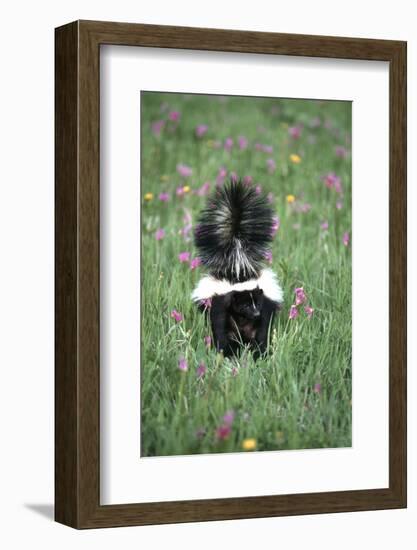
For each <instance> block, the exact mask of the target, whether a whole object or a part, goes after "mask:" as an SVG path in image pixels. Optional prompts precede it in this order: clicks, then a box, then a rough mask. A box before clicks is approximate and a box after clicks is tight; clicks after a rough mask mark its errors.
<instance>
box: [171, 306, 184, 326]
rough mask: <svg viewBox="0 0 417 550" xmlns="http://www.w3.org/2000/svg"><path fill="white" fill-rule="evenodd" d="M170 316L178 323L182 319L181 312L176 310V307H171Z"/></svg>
mask: <svg viewBox="0 0 417 550" xmlns="http://www.w3.org/2000/svg"><path fill="white" fill-rule="evenodd" d="M171 317H172V318H173V319H175V321H176V322H177V323H180V322H181V321H182V320H183V316H182V315H181V313H180V312H179V311H177V310H176V309H173V310H172V311H171Z"/></svg>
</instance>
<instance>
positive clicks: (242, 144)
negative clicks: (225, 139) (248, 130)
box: [237, 136, 248, 151]
mask: <svg viewBox="0 0 417 550" xmlns="http://www.w3.org/2000/svg"><path fill="white" fill-rule="evenodd" d="M237 142H238V144H239V149H240V150H241V151H243V150H244V149H246V147H247V146H248V140H247V139H246V138H245V136H239V137H238V140H237Z"/></svg>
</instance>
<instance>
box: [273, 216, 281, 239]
mask: <svg viewBox="0 0 417 550" xmlns="http://www.w3.org/2000/svg"><path fill="white" fill-rule="evenodd" d="M279 225H280V221H279V218H278V216H274V217H273V218H272V227H271V235H272V237H273V236H274V235H275V233H276V232H277V231H278V229H279Z"/></svg>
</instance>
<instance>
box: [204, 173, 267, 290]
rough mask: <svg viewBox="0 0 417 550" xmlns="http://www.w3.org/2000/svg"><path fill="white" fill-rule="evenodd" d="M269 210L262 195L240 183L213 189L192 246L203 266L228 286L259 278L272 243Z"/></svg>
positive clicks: (229, 183) (227, 184)
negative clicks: (194, 246)
mask: <svg viewBox="0 0 417 550" xmlns="http://www.w3.org/2000/svg"><path fill="white" fill-rule="evenodd" d="M272 225H273V211H272V209H271V208H270V206H269V205H268V201H267V199H266V197H265V196H264V195H261V194H258V193H257V192H256V190H255V189H254V188H253V187H251V186H246V185H244V184H243V183H242V182H237V183H233V182H228V183H226V184H225V185H224V186H223V187H221V188H219V189H216V191H215V193H214V195H213V196H211V197H210V198H209V200H208V203H207V206H206V208H205V209H204V210H203V211H202V213H201V215H200V219H199V221H198V224H197V226H196V230H195V244H196V247H197V249H198V251H199V256H200V258H201V261H202V263H203V265H204V266H205V267H206V268H207V269H208V270H209V271H210V273H211V274H212V275H213V276H214V277H216V278H217V279H227V280H228V281H230V282H231V283H237V282H243V281H246V280H248V279H253V278H256V277H258V276H259V274H260V270H261V269H262V266H263V264H264V262H265V256H266V253H267V252H268V251H269V247H270V243H271V241H272Z"/></svg>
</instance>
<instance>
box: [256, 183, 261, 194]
mask: <svg viewBox="0 0 417 550" xmlns="http://www.w3.org/2000/svg"><path fill="white" fill-rule="evenodd" d="M255 193H256V194H257V195H260V194H261V193H262V187H261V186H260V185H257V186H256V187H255Z"/></svg>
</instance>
